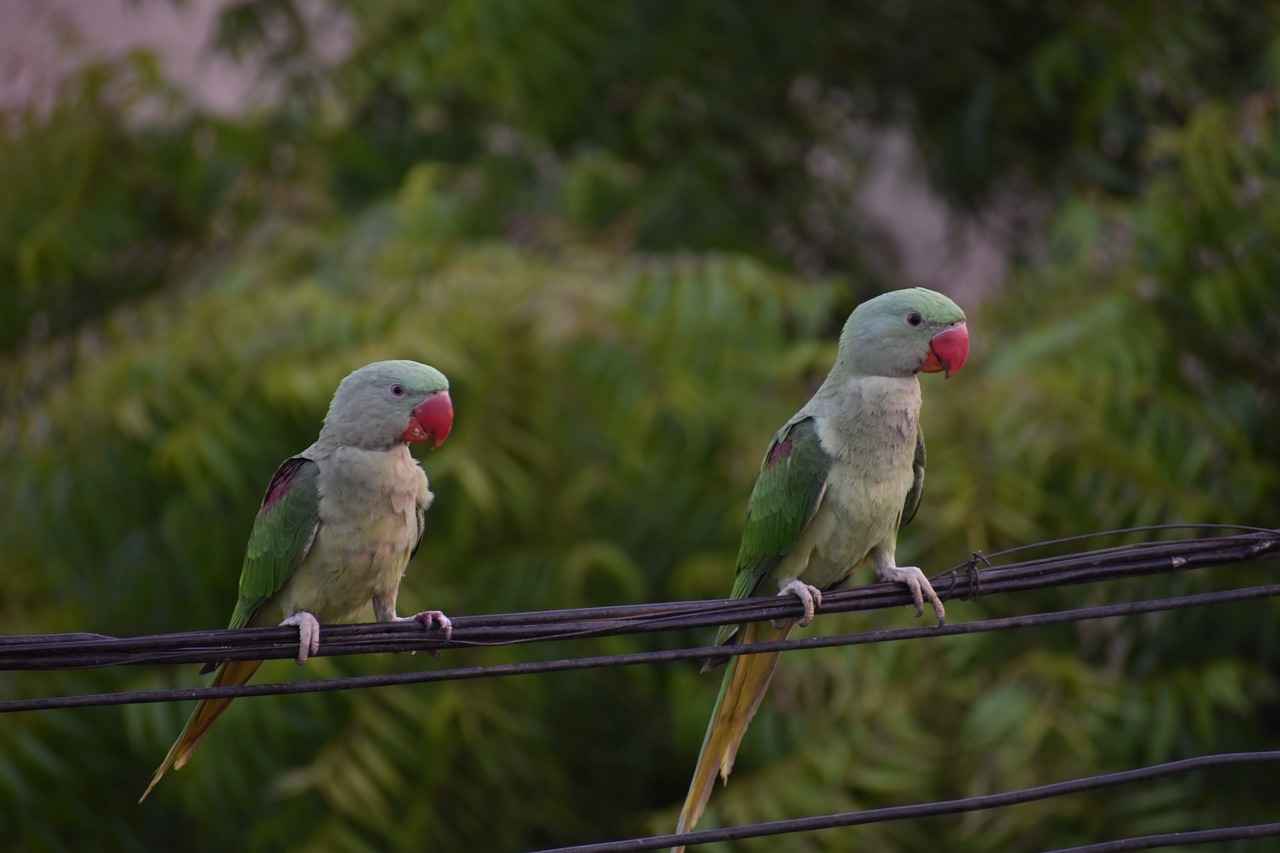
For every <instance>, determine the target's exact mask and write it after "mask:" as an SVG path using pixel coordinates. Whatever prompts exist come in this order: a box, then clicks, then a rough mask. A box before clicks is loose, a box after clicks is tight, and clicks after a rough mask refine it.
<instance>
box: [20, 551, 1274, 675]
mask: <svg viewBox="0 0 1280 853" xmlns="http://www.w3.org/2000/svg"><path fill="white" fill-rule="evenodd" d="M1159 529H1164V528H1159ZM1139 530H1141V528H1140V529H1139ZM1251 530H1254V531H1255V532H1250V533H1245V534H1237V535H1233V536H1220V537H1210V538H1204V539H1185V540H1175V541H1169V542H1159V543H1154V544H1146V545H1132V546H1130V545H1126V546H1120V547H1118V548H1106V549H1100V550H1096V551H1086V552H1083V553H1079V554H1071V555H1066V556H1056V557H1045V558H1039V559H1035V560H1029V561H1025V562H1019V563H1009V564H1006V565H1003V566H998V567H992V568H987V569H981V570H979V569H978V568H977V563H978V562H979V561H983V562H989V561H990V559H991V557H989V556H984V555H982V554H981V553H975V555H974V557H973V558H972V559H970V560H969V561H968V562H966V563H962V564H960V565H958V566H956V567H954V568H952V569H950V570H948V571H945V572H943V573H941V574H939V575H938V576H936V577H935V578H934V580H933V583H934V588H935V589H936V590H937V591H938V594H939V596H940V597H941V598H942V599H943V600H944V601H954V600H966V599H971V598H975V597H977V595H979V594H981V595H983V596H989V595H996V594H1000V593H1008V592H1023V591H1028V590H1034V589H1044V588H1049V587H1059V586H1067V585H1074V584H1081V583H1091V582H1096V581H1101V580H1118V579H1122V578H1130V577H1137V576H1140V575H1149V574H1158V573H1166V572H1171V571H1185V570H1191V569H1199V568H1208V567H1211V566H1219V565H1226V564H1230V563H1238V562H1244V561H1249V560H1258V559H1263V558H1266V557H1268V556H1272V555H1280V531H1272V530H1260V529H1253V528H1251ZM1120 532H1130V531H1120ZM1100 535H1103V534H1090V536H1100ZM1080 538H1083V537H1071V538H1070V539H1068V540H1061V541H1074V540H1078V539H1080ZM1044 544H1049V543H1038V544H1037V546H1036V547H1039V546H1040V545H1044ZM1027 547H1031V546H1021V547H1020V548H1019V549H1016V550H1025V548H1027ZM1011 550H1015V549H1011ZM1002 553H1007V552H1002ZM997 556H998V555H997ZM910 602H911V599H910V595H909V594H908V593H907V592H906V591H905V590H904V589H903V588H902V586H901V585H899V584H872V585H867V586H859V587H854V588H851V589H843V590H835V591H832V592H829V593H827V594H825V595H824V596H823V603H822V609H821V612H822V613H844V612H851V611H863V610H872V609H881V608H886V607H893V606H899V605H904V604H909V603H910ZM799 614H800V605H799V603H798V601H797V599H795V598H794V597H793V596H769V597H765V598H748V599H736V600H735V599H721V600H713V601H689V602H675V603H668V604H640V605H620V606H611V607H594V608H579V609H574V610H549V611H539V612H531V613H512V614H497V615H489V616H458V617H454V619H453V626H454V628H453V638H452V640H449V641H445V640H443V639H440V638H439V635H438V633H428V632H425V631H424V630H423V629H422V628H421V626H420V625H417V624H415V623H375V624H364V625H332V626H325V627H324V639H323V641H322V643H321V645H320V655H349V654H369V653H375V652H405V651H424V650H425V651H437V650H440V649H448V648H466V647H477V646H497V645H509V644H515V643H536V642H549V641H555V640H566V639H581V638H588V637H605V636H617V635H624V634H637V633H651V632H655V631H671V630H676V629H689V628H702V627H709V626H717V625H723V624H738V623H742V622H754V621H763V620H767V619H785V618H793V617H795V616H798V615H799ZM933 633H935V634H936V633H937V632H933ZM296 648H297V631H296V630H295V629H292V628H247V629H237V630H226V629H222V630H214V631H189V632H183V633H177V634H157V635H150V636H141V637H123V638H116V637H107V636H103V635H96V634H83V633H81V634H58V635H37V636H26V637H7V638H0V670H20V669H70V668H84V667H103V666H119V665H123V664H155V663H206V662H209V661H221V660H269V659H283V658H292V657H293V656H294V654H295V653H296ZM699 654H701V652H699Z"/></svg>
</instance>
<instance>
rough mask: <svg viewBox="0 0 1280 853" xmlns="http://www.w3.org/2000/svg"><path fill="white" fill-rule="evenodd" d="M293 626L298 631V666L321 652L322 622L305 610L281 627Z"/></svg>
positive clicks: (285, 621)
mask: <svg viewBox="0 0 1280 853" xmlns="http://www.w3.org/2000/svg"><path fill="white" fill-rule="evenodd" d="M285 625H292V626H295V627H297V629H298V666H302V665H303V664H304V663H306V662H307V658H309V657H311V656H312V655H314V654H315V653H316V652H318V651H320V622H319V620H317V619H316V617H314V616H312V615H311V614H310V613H308V612H307V611H305V610H299V611H298V612H297V613H295V614H293V615H292V616H290V617H289V618H288V619H286V620H284V621H283V622H281V623H280V627H282V628H283V627H284V626H285Z"/></svg>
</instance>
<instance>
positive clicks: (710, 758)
mask: <svg viewBox="0 0 1280 853" xmlns="http://www.w3.org/2000/svg"><path fill="white" fill-rule="evenodd" d="M794 624H795V622H794V620H788V621H787V622H786V623H785V624H784V625H783V626H782V627H774V626H773V625H772V624H771V623H768V622H755V623H752V624H750V625H747V626H746V627H745V628H743V630H742V633H741V635H740V636H741V642H743V643H763V642H771V641H773V640H781V639H785V638H786V636H787V634H789V633H790V632H791V627H792V625H794ZM777 665H778V652H765V653H762V654H756V655H741V656H739V657H735V658H733V659H732V660H730V661H729V664H728V669H727V670H726V671H725V674H724V681H723V682H722V683H721V685H720V695H719V697H718V698H717V699H716V704H715V708H714V709H712V711H711V722H710V723H709V724H708V725H707V734H706V737H704V738H703V739H702V751H701V752H699V753H698V764H697V767H696V768H695V769H694V771H693V780H692V781H691V782H690V783H689V793H688V794H686V795H685V800H684V807H683V808H682V809H681V810H680V820H679V822H678V823H677V824H676V832H689V831H691V830H692V829H693V828H694V825H695V824H697V822H698V818H700V817H701V816H702V812H703V811H704V810H705V809H706V807H707V800H709V799H710V798H711V789H712V787H714V785H715V779H716V773H717V772H718V773H719V774H720V778H721V779H723V780H724V781H725V782H726V783H728V781H729V772H730V771H731V770H733V760H734V758H735V757H736V756H737V754H738V746H739V744H741V743H742V737H743V735H745V734H746V733H747V726H748V724H750V722H751V718H752V717H754V716H755V715H756V711H757V710H759V708H760V701H761V700H762V699H764V694H765V691H766V690H767V689H768V688H769V682H770V681H771V680H772V679H773V670H774V668H775V667H776V666H777ZM683 849H684V848H682V847H677V848H674V849H673V853H679V851H682V850H683Z"/></svg>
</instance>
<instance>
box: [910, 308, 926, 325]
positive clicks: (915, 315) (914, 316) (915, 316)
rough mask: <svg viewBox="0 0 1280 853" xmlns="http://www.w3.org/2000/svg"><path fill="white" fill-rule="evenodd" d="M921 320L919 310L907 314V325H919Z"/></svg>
mask: <svg viewBox="0 0 1280 853" xmlns="http://www.w3.org/2000/svg"><path fill="white" fill-rule="evenodd" d="M923 322H924V318H923V317H921V316H920V314H919V312H916V311H912V312H911V313H910V314H908V315H907V325H908V326H919V325H920V324H921V323H923Z"/></svg>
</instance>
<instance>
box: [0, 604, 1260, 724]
mask: <svg viewBox="0 0 1280 853" xmlns="http://www.w3.org/2000/svg"><path fill="white" fill-rule="evenodd" d="M1276 596H1280V584H1269V585H1267V586H1258V587H1246V588H1244V589H1233V590H1224V591H1222V592H1210V593H1201V594H1198V595H1185V596H1178V597H1176V598H1165V599H1154V600H1148V601H1134V602H1127V603H1124V604H1111V605H1104V606H1100V607H1085V608H1080V609H1077V610H1058V611H1049V612H1046V613H1033V614H1028V615H1024V616H1010V617H1005V618H1002V619H985V620H979V621H976V622H961V623H960V624H957V625H945V626H942V627H938V628H934V627H924V628H900V629H894V630H881V631H867V632H863V633H857V634H837V635H834V636H830V637H811V638H807V639H803V640H777V641H774V642H768V643H751V644H747V645H742V644H731V645H726V646H699V647H695V648H685V649H667V650H663V651H656V652H635V653H632V654H616V655H601V656H596V657H581V658H568V659H564V660H551V661H535V662H530V663H512V664H496V665H493V666H470V667H454V668H451V669H439V670H428V671H420V672H403V673H391V674H386V675H359V676H350V677H346V678H333V679H322V680H316V681H287V682H276V683H267V684H243V685H235V686H225V687H193V688H179V689H174V690H140V691H127V692H120V693H92V694H85V695H80V696H54V697H47V698H37V699H10V700H5V701H0V713H13V712H17V711H47V710H52V709H55V708H86V707H99V706H104V705H134V704H147V703H154V702H176V701H181V700H184V699H228V698H237V697H242V696H280V695H292V694H297V693H324V692H331V691H334V690H350V689H357V688H371V687H390V686H394V685H400V684H426V683H432V682H438V681H465V680H472V679H477V678H503V677H508V676H513V675H536V674H542V673H547V672H570V671H574V670H582V669H598V668H601V667H610V666H635V665H636V664H651V663H661V662H670V661H677V660H699V659H705V658H708V657H712V656H716V657H731V656H736V655H741V654H756V653H760V652H772V651H780V652H785V651H792V650H795V649H818V648H828V647H831V646H855V645H866V644H869V643H887V642H894V641H899V640H915V639H921V638H935V637H949V636H957V635H961V634H979V633H986V632H990V631H1005V630H1010V629H1013V628H1029V627H1037V626H1043V625H1056V624H1062V623H1066V622H1080V621H1084V620H1088V619H1106V618H1110V617H1114V616H1132V615H1135V614H1139V613H1151V612H1154V611H1158V610H1181V609H1186V608H1190V607H1203V606H1207V605H1211V604H1227V603H1231V602H1237V601H1245V600H1249V599H1257V598H1269V597H1276Z"/></svg>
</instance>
